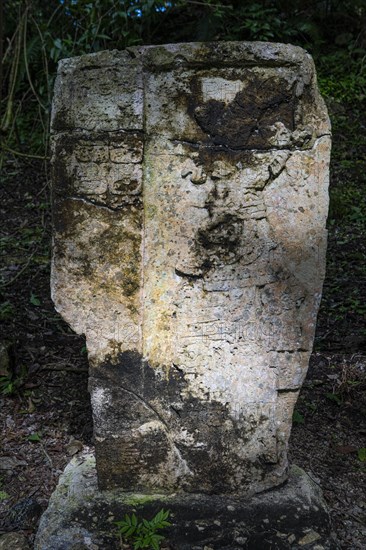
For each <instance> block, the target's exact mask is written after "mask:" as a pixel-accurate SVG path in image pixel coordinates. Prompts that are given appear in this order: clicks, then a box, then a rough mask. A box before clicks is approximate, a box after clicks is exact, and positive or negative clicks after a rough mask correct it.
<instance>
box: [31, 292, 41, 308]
mask: <svg viewBox="0 0 366 550" xmlns="http://www.w3.org/2000/svg"><path fill="white" fill-rule="evenodd" d="M29 301H30V303H31V304H32V305H33V306H40V305H41V301H40V299H39V298H37V296H36V295H35V294H33V292H31V295H30V298H29Z"/></svg>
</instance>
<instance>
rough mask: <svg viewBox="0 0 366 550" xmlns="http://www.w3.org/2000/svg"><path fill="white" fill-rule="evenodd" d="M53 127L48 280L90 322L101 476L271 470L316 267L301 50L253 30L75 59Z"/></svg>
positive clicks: (193, 480)
mask: <svg viewBox="0 0 366 550" xmlns="http://www.w3.org/2000/svg"><path fill="white" fill-rule="evenodd" d="M52 135H53V161H52V163H53V211H54V245H53V261H52V296H53V300H54V303H55V306H56V309H57V311H59V312H60V314H61V315H62V316H63V318H64V319H65V320H66V321H67V322H68V323H69V325H70V326H71V327H72V328H73V330H75V331H76V332H77V333H78V334H85V335H86V341H87V348H88V354H89V362H90V379H89V388H90V393H91V400H92V408H93V417H94V435H95V445H96V464H97V472H98V482H99V486H100V488H101V489H110V488H115V487H116V488H121V489H122V490H124V491H139V492H145V493H172V492H185V493H192V492H196V493H214V494H219V495H248V496H250V495H253V494H254V493H258V492H261V491H263V490H266V489H270V488H272V487H275V486H277V485H279V484H282V483H283V482H284V481H285V480H286V477H287V475H288V461H287V444H288V439H289V435H290V429H291V423H292V413H293V408H294V405H295V403H296V399H297V397H298V393H299V390H300V388H301V384H302V382H303V380H304V377H305V375H306V371H307V367H308V361H309V356H310V353H311V350H312V344H313V338H314V331H315V324H316V315H317V311H318V307H319V302H320V298H321V290H322V283H323V279H324V271H325V249H326V229H325V225H326V217H327V211H328V167H329V154H330V125H329V120H328V115H327V112H326V108H325V106H324V103H323V100H322V99H321V97H320V95H319V92H318V89H317V84H316V76H315V71H314V66H313V62H312V59H311V57H310V56H309V55H308V54H307V53H306V52H305V51H304V50H302V49H301V48H298V47H294V46H290V45H283V44H282V45H281V44H265V43H246V42H244V43H215V44H179V45H167V46H153V47H135V48H129V49H127V50H126V51H123V52H116V51H113V52H101V53H98V54H92V55H86V56H82V57H78V58H73V59H66V60H63V61H62V62H61V63H60V67H59V72H58V77H57V82H56V88H55V97H54V105H53V112H52Z"/></svg>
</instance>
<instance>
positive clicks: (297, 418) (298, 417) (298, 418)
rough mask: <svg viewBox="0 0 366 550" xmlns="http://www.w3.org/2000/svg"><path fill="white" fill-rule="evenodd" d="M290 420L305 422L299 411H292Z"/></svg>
mask: <svg viewBox="0 0 366 550" xmlns="http://www.w3.org/2000/svg"><path fill="white" fill-rule="evenodd" d="M292 421H293V422H294V424H305V418H304V417H303V415H302V414H301V413H299V411H294V413H293V415H292Z"/></svg>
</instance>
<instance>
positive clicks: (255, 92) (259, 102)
mask: <svg viewBox="0 0 366 550" xmlns="http://www.w3.org/2000/svg"><path fill="white" fill-rule="evenodd" d="M222 69H225V71H226V72H225V75H226V77H228V76H229V78H230V81H231V83H230V84H229V83H228V82H227V81H226V84H225V82H224V79H223V78H222V77H220V74H221V70H222ZM238 69H248V73H247V75H248V81H247V82H246V83H244V82H243V78H242V76H243V75H242V73H240V72H239V73H238ZM190 70H191V71H192V70H193V71H194V73H193V74H192V77H191V78H189V74H188V75H184V72H185V71H190ZM200 70H201V71H202V70H203V74H204V73H205V72H206V73H207V72H209V73H210V76H209V77H208V78H207V79H206V80H205V81H204V84H203V86H202V89H201V90H200V89H198V88H197V84H198V83H197V74H198V73H197V71H200ZM150 71H152V72H164V71H165V72H167V73H169V74H170V76H167V79H166V81H165V82H164V83H163V85H164V86H165V88H164V93H167V103H170V102H173V103H174V102H177V107H178V109H179V107H180V108H183V109H185V110H186V111H188V113H190V114H191V115H193V116H195V117H196V119H197V121H198V123H199V124H200V126H201V128H202V131H203V134H202V135H201V136H197V135H195V138H196V139H197V137H198V141H203V142H204V141H205V137H206V133H207V132H210V130H212V128H211V126H212V124H213V121H212V118H214V119H215V120H214V122H215V121H216V123H217V121H220V122H221V124H220V126H221V132H219V134H218V135H216V140H214V141H215V142H216V143H221V142H222V144H225V136H227V133H228V132H229V134H230V136H231V141H230V142H229V143H228V145H229V146H233V145H234V146H235V148H236V149H240V148H247V149H251V148H253V149H255V148H260V149H262V148H263V149H270V148H274V147H279V148H283V147H286V146H293V145H295V146H304V143H306V144H307V145H310V144H311V143H313V138H314V137H315V136H316V137H319V136H321V135H323V134H324V133H329V119H328V116H327V113H326V109H325V108H324V103H323V100H322V98H321V97H320V95H319V93H318V90H317V87H316V83H315V71H314V63H313V61H312V58H311V56H310V55H309V54H308V53H307V52H306V51H305V50H303V49H302V48H299V47H297V46H292V45H289V44H276V43H267V42H213V43H205V44H198V43H191V44H170V45H164V46H143V47H132V48H128V49H127V50H125V51H122V52H120V51H115V50H114V51H104V52H99V53H96V54H89V55H83V56H80V57H76V58H71V59H64V60H62V61H61V62H60V64H59V70H58V77H57V81H56V86H55V100H54V104H53V111H52V121H51V129H52V131H53V132H60V131H65V130H67V129H73V130H79V131H94V132H98V131H103V132H105V131H110V132H113V131H118V130H126V131H131V130H141V129H142V128H143V125H144V123H143V104H144V102H143V86H144V73H145V72H150ZM228 71H229V73H230V74H228ZM182 73H183V77H182V76H181V75H182ZM187 76H188V81H187ZM79 79H82V81H83V85H82V86H80V87H79V86H76V85H75V84H76V83H77V82H78V81H79ZM220 80H221V81H220ZM173 81H174V82H175V84H176V86H175V87H174V88H171V87H170V86H169V84H170V83H171V82H173ZM218 89H219V90H220V92H219V93H220V94H221V96H219V97H218V96H217V91H218ZM156 92H157V93H158V92H160V93H161V90H156ZM299 98H301V103H299ZM234 99H236V102H237V105H236V106H235V105H230V104H231V103H232V100H234ZM210 100H211V101H213V102H216V103H222V102H223V105H212V106H211V108H210V109H203V111H202V103H205V102H207V101H208V102H209V101H210ZM244 105H245V106H246V110H245V112H244V113H241V114H240V115H239V116H238V113H239V112H240V108H243V106H244ZM91 106H92V108H91ZM147 107H148V106H147ZM170 107H171V105H169V108H170ZM235 107H236V108H235ZM278 108H280V112H278ZM197 109H198V110H197ZM273 110H275V113H276V114H275V116H277V117H278V115H280V117H278V118H281V115H282V119H283V120H281V122H282V123H285V127H286V128H283V127H282V126H281V127H280V128H278V129H277V132H276V133H274V132H273V131H272V132H271V133H270V135H269V136H267V135H266V136H265V138H267V139H258V138H257V139H256V138H255V136H253V135H252V136H251V139H248V136H247V135H244V136H240V131H239V129H240V128H242V125H243V123H246V122H248V121H249V120H253V118H255V117H256V115H258V113H260V114H262V115H264V117H265V120H264V125H265V126H267V127H268V126H270V125H271V124H272V123H273V120H272V118H271V113H272V115H273V114H274V113H273ZM151 116H153V113H149V114H148V116H147V117H145V122H146V121H147V122H148V123H149V122H150V119H151ZM210 119H211V120H210ZM246 119H247V120H246ZM152 120H154V119H152ZM155 122H156V121H155ZM180 122H182V120H180ZM235 125H236V126H237V131H236V132H235ZM233 126H234V128H233ZM307 126H309V127H311V130H312V132H311V134H309V128H307ZM168 128H169V127H168ZM168 128H167V127H166V120H162V124H161V125H160V126H157V127H154V128H150V130H152V131H153V130H155V131H163V132H167V131H168V132H169V129H168ZM233 130H234V132H232V131H233ZM280 130H282V132H281V136H279V135H278V134H279V133H280V132H279V131H280ZM286 130H287V131H286ZM145 131H149V125H148V126H147V128H145ZM289 131H290V132H291V133H294V132H295V133H294V135H291V136H290V135H289ZM170 133H171V134H172V135H171V137H175V138H177V139H179V138H182V139H183V138H187V139H189V137H190V136H191V134H192V130H191V131H190V128H189V127H188V128H187V127H186V125H184V124H183V126H181V125H180V124H177V125H176V126H173V128H171V129H170ZM195 133H196V128H195ZM220 134H221V136H220ZM220 137H221V139H220Z"/></svg>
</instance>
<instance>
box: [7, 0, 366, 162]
mask: <svg viewBox="0 0 366 550" xmlns="http://www.w3.org/2000/svg"><path fill="white" fill-rule="evenodd" d="M0 6H1V8H0V44H1V45H0V59H1V63H0V82H1V86H0V139H1V157H0V161H1V159H3V158H4V155H5V154H6V155H9V154H12V155H17V156H19V155H20V156H22V155H26V156H28V155H33V156H36V157H41V158H43V157H47V155H48V141H49V132H48V127H49V114H50V105H51V99H52V88H53V82H54V78H55V73H56V68H57V62H58V61H59V60H60V59H62V58H65V57H70V56H75V55H81V54H84V53H90V52H96V51H99V50H103V49H123V48H125V47H127V46H131V45H137V44H159V43H171V42H187V41H209V40H268V41H278V42H287V43H293V44H298V45H300V46H303V47H305V48H306V49H307V50H308V51H310V53H312V55H313V56H314V57H315V59H316V63H317V67H318V72H319V81H320V85H321V88H322V91H323V93H324V94H325V95H326V96H327V97H331V98H332V99H334V100H335V101H336V102H337V101H338V102H342V101H351V102H352V101H354V99H355V98H356V99H357V100H360V101H362V100H363V99H364V98H365V95H366V74H365V63H366V31H365V29H366V0H278V1H276V0H256V1H253V0H224V1H221V2H220V1H218V0H93V1H92V0H50V1H48V2H45V1H44V0H0Z"/></svg>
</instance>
